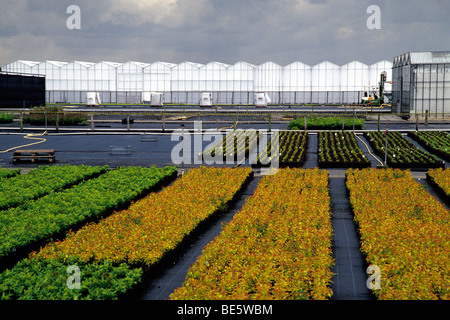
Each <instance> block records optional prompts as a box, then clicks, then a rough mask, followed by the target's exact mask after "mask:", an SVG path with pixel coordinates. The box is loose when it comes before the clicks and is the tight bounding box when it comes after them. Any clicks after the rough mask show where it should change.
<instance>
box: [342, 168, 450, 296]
mask: <svg viewBox="0 0 450 320" xmlns="http://www.w3.org/2000/svg"><path fill="white" fill-rule="evenodd" d="M346 179H347V188H348V189H349V192H350V202H351V205H352V209H353V213H354V219H355V221H356V223H357V224H358V227H359V233H360V236H361V251H362V252H363V254H364V255H365V257H366V261H367V263H368V264H369V265H376V266H378V267H379V269H380V274H379V276H380V277H381V278H380V280H381V281H380V289H377V290H374V291H373V292H374V294H375V295H376V297H377V298H378V299H382V300H422V299H424V300H432V299H450V287H449V286H448V283H449V282H448V281H449V279H450V269H449V268H448V265H449V263H450V256H449V255H448V252H450V232H449V231H450V225H449V223H450V221H449V215H448V210H446V209H445V207H444V206H443V205H442V203H440V202H439V201H438V200H437V199H436V198H434V197H433V196H431V195H430V193H429V192H427V191H426V190H425V189H424V188H423V187H422V185H421V184H420V183H418V182H417V181H415V180H414V179H413V177H412V175H411V172H410V171H409V170H400V169H387V170H379V169H373V168H369V169H362V170H359V169H349V170H348V171H347V172H346Z"/></svg>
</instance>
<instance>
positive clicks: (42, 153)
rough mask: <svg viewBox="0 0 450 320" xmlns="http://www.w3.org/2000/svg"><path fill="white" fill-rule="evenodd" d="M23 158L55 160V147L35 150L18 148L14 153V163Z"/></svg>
mask: <svg viewBox="0 0 450 320" xmlns="http://www.w3.org/2000/svg"><path fill="white" fill-rule="evenodd" d="M22 160H31V162H35V161H36V160H47V161H48V162H55V150H54V149H35V150H16V151H14V153H13V163H16V162H18V161H22Z"/></svg>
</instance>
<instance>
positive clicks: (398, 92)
mask: <svg viewBox="0 0 450 320" xmlns="http://www.w3.org/2000/svg"><path fill="white" fill-rule="evenodd" d="M392 72H393V73H392V76H393V83H392V85H393V89H392V94H393V99H392V105H393V107H395V109H394V110H396V111H397V112H399V113H400V112H401V113H404V114H410V113H413V114H418V115H424V114H425V113H429V115H430V116H435V117H439V116H444V115H445V113H449V112H450V51H440V52H409V53H405V54H402V55H400V56H398V57H396V58H394V64H393V69H392Z"/></svg>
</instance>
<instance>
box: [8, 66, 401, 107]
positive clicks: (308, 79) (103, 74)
mask: <svg viewBox="0 0 450 320" xmlns="http://www.w3.org/2000/svg"><path fill="white" fill-rule="evenodd" d="M2 69H3V71H7V72H20V73H27V74H35V75H45V76H46V101H47V103H58V102H61V103H74V104H78V103H79V104H84V103H86V94H87V92H98V94H99V96H100V99H101V101H102V102H103V103H119V104H136V103H143V102H144V100H145V99H144V98H145V97H148V96H150V94H151V93H152V92H159V93H162V94H163V97H164V101H165V103H174V104H194V105H195V104H199V102H200V100H201V97H202V93H210V94H211V97H212V103H213V104H243V105H249V104H253V103H254V95H255V93H258V92H265V93H267V94H268V97H269V98H270V100H271V104H275V105H277V104H278V105H279V104H287V105H289V104H309V103H320V104H344V103H360V102H361V97H362V95H363V93H364V91H367V90H371V91H374V90H376V89H377V88H378V86H379V81H380V74H381V73H382V72H384V71H385V72H387V81H388V83H389V82H390V81H392V63H391V62H389V61H380V62H378V63H375V64H372V65H370V66H369V65H366V64H364V63H361V62H359V61H352V62H350V63H348V64H346V65H343V66H339V65H336V64H334V63H332V62H329V61H325V62H322V63H319V64H317V65H314V66H309V65H306V64H304V63H302V62H300V61H296V62H293V63H291V64H289V65H287V66H282V65H279V64H277V63H274V62H271V61H268V62H265V63H263V64H261V65H254V64H251V63H248V62H244V61H239V62H237V63H235V64H233V65H229V64H226V63H222V62H216V61H213V62H209V63H207V64H199V63H195V62H189V61H185V62H182V63H179V64H174V63H168V62H161V61H157V62H153V63H143V62H135V61H129V62H125V63H117V62H107V61H101V62H98V63H92V62H81V61H73V62H60V61H44V62H34V61H24V60H18V61H15V62H12V63H10V64H8V65H5V66H3V68H2ZM386 90H387V91H390V90H391V88H390V85H389V84H388V85H387V87H386Z"/></svg>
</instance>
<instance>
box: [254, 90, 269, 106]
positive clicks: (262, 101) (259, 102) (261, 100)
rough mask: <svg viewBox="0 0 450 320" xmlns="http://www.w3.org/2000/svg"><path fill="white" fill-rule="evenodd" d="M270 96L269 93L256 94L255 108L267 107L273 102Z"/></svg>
mask: <svg viewBox="0 0 450 320" xmlns="http://www.w3.org/2000/svg"><path fill="white" fill-rule="evenodd" d="M271 101H272V100H271V99H270V97H269V95H268V94H267V92H255V106H256V107H267V105H268V104H269V103H270V102H271Z"/></svg>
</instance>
